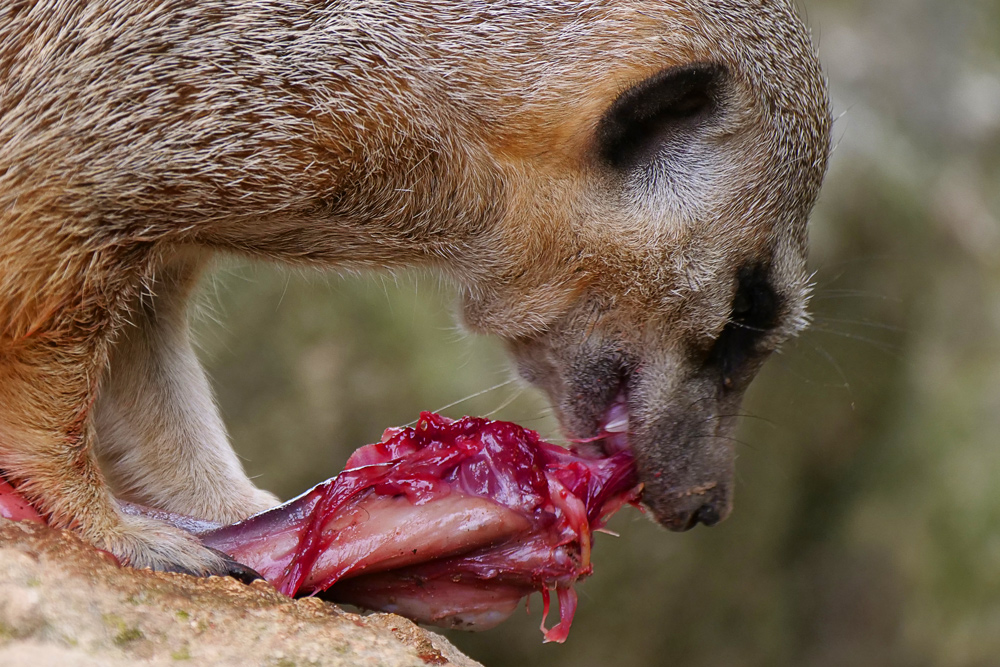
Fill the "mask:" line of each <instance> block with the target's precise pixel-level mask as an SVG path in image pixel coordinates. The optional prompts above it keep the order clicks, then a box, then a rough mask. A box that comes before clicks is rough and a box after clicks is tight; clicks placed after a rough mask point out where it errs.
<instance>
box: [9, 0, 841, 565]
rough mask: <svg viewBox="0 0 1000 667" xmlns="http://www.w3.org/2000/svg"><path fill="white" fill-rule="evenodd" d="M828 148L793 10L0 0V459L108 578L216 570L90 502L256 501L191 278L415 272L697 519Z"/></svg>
mask: <svg viewBox="0 0 1000 667" xmlns="http://www.w3.org/2000/svg"><path fill="white" fill-rule="evenodd" d="M829 134H830V113H829V110H828V100H827V94H826V87H825V81H824V78H823V76H822V73H821V70H820V67H819V65H818V63H817V58H816V56H815V53H814V51H813V48H812V46H811V43H810V39H809V35H808V32H807V30H806V28H805V27H804V26H803V24H802V23H801V22H800V20H799V19H798V18H797V17H796V15H795V13H794V10H793V8H792V6H791V2H790V0H754V1H752V2H746V1H742V0H621V1H612V0H573V1H570V0H547V1H546V2H536V1H535V0H497V1H495V2H478V1H476V0H427V1H426V2H391V3H390V2H385V1H384V0H327V1H325V2H301V1H300V0H281V1H280V2H279V1H275V0H252V1H251V0H200V1H199V2H190V1H189V0H6V2H4V3H2V4H0V469H2V470H3V471H4V474H5V475H6V476H7V477H8V478H9V479H11V480H12V481H13V482H15V483H16V484H17V488H18V490H19V491H20V492H22V493H23V494H25V495H26V496H27V497H28V498H30V500H31V501H32V502H33V503H34V504H35V506H36V507H37V508H39V509H40V510H41V511H42V512H44V513H45V515H46V516H47V517H48V520H49V521H50V522H51V523H52V524H54V525H57V526H63V527H67V528H71V529H73V530H75V531H77V532H78V533H79V534H80V535H82V536H83V537H84V538H86V539H87V540H89V541H90V542H92V543H93V544H94V545H95V546H96V547H99V548H102V549H105V550H108V551H110V552H112V553H113V554H115V555H116V556H117V557H118V558H119V559H121V560H122V562H124V563H126V564H129V565H132V566H135V567H150V568H154V569H162V570H179V571H184V572H191V573H197V574H207V573H214V572H220V571H225V569H226V567H227V566H226V564H225V563H224V562H223V561H222V559H220V557H219V556H218V555H217V554H215V553H213V552H211V551H209V550H207V549H205V548H204V547H203V546H201V545H200V543H198V542H197V540H195V539H194V538H192V537H191V536H189V535H187V534H185V533H183V532H181V531H179V530H176V529H174V528H172V527H170V526H167V525H165V524H162V523H158V522H156V521H154V520H152V519H149V518H143V517H136V516H127V515H124V514H123V513H122V511H121V510H120V509H119V506H118V504H117V502H116V498H117V499H125V500H130V501H135V502H140V503H144V504H147V505H151V506H155V507H157V508H160V509H164V510H169V511H173V512H179V513H183V514H190V515H195V516H198V517H201V518H205V519H210V520H214V521H221V522H231V521H235V520H237V519H241V518H244V517H246V516H248V515H250V514H252V513H255V512H257V511H259V510H262V509H265V508H267V507H268V506H270V505H272V504H274V503H275V502H277V500H276V498H275V497H274V496H273V495H272V494H270V493H268V492H266V491H263V490H259V489H257V488H256V487H255V486H254V484H253V483H252V482H251V481H250V480H249V479H248V478H247V476H246V475H245V473H244V472H243V470H242V468H241V465H240V463H239V461H238V459H237V457H236V455H235V454H234V453H233V450H232V449H231V448H230V445H229V443H228V441H227V436H226V432H225V428H224V426H223V423H222V421H221V419H220V417H219V414H218V411H217V409H216V407H215V405H214V403H213V397H212V393H211V390H210V388H209V384H208V382H207V381H206V378H205V374H204V372H203V371H202V369H201V367H200V365H199V363H198V361H197V359H196V356H195V353H194V351H193V348H192V345H191V342H190V339H189V332H188V322H187V311H186V304H187V301H188V299H189V297H190V295H191V293H192V290H193V289H194V287H195V284H196V282H197V280H198V277H199V275H200V274H201V272H202V271H203V270H204V267H205V266H206V263H207V262H208V261H209V260H210V258H211V257H212V256H213V255H216V254H218V253H230V254H237V255H243V256H252V257H257V258H261V259H264V260H271V261H279V262H287V263H292V264H297V265H300V266H322V267H333V268H335V269H337V268H339V269H342V270H386V269H397V268H401V267H413V266H416V267H426V268H428V269H432V270H435V271H437V272H439V273H440V274H441V275H443V276H445V277H446V278H447V279H449V280H450V281H452V282H453V283H454V284H455V285H456V286H457V288H458V290H459V292H460V298H461V306H460V312H461V318H462V320H463V321H464V323H465V325H466V326H467V327H468V328H469V329H470V330H472V331H475V332H480V333H486V334H492V335H494V336H498V337H499V338H500V339H502V340H503V341H504V343H505V344H506V346H507V348H508V349H509V351H510V353H511V355H512V358H513V360H514V365H515V367H516V369H517V370H518V372H519V373H520V375H521V376H523V378H525V379H526V380H527V381H529V382H531V383H533V384H535V385H536V386H538V387H540V388H541V389H542V390H543V391H544V392H545V393H546V394H547V396H548V398H549V399H550V401H551V403H552V405H553V406H554V408H555V411H556V413H557V415H558V418H559V421H560V423H561V427H562V429H563V430H564V431H565V434H566V435H567V436H568V437H570V438H589V437H593V436H595V435H599V434H605V435H606V434H608V433H611V434H614V435H612V436H608V437H606V438H605V440H606V442H607V443H608V446H614V447H629V448H631V449H632V451H633V452H634V454H635V458H636V462H637V468H638V472H639V475H640V477H641V479H642V481H643V483H644V485H645V496H644V498H645V500H644V502H645V503H646V505H647V506H648V508H649V510H650V512H651V514H652V516H653V517H654V518H655V519H656V520H657V521H659V522H660V523H661V524H663V525H665V526H667V527H669V528H672V529H675V530H683V529H687V528H690V527H691V526H693V525H695V524H696V523H703V524H707V525H712V524H714V523H716V522H718V521H719V520H721V519H723V518H724V517H725V516H726V515H727V514H728V513H729V511H730V507H731V497H732V489H733V484H732V476H733V467H734V452H733V448H732V446H731V439H730V438H729V434H730V432H731V431H732V429H733V427H734V422H735V417H734V415H735V414H736V413H737V406H738V404H739V402H740V400H741V397H742V394H743V392H744V389H745V388H746V387H747V384H748V383H749V382H750V380H751V379H752V377H753V376H754V374H755V372H756V371H757V369H758V368H759V367H760V365H761V363H762V362H763V361H764V360H765V358H766V357H767V356H768V354H769V353H770V352H772V351H773V350H775V349H776V348H777V347H778V346H779V345H780V344H781V343H782V342H783V341H785V340H786V339H787V338H789V337H790V336H792V335H793V334H794V333H795V332H797V331H798V330H799V329H801V328H802V327H803V326H804V325H805V324H806V322H807V315H806V302H807V297H808V292H809V282H808V275H807V272H806V269H805V256H806V246H807V238H806V219H807V216H808V214H809V212H810V209H811V208H812V206H813V203H814V201H815V199H816V196H817V191H818V189H819V187H820V182H821V180H822V177H823V174H824V171H825V168H826V161H827V155H828V147H829Z"/></svg>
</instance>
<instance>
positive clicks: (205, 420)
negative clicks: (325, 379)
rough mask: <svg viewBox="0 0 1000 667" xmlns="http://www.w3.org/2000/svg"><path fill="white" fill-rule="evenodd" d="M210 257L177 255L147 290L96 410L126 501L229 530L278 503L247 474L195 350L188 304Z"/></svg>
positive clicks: (115, 484) (107, 467)
mask: <svg viewBox="0 0 1000 667" xmlns="http://www.w3.org/2000/svg"><path fill="white" fill-rule="evenodd" d="M205 259H206V258H205V255H204V254H203V253H199V252H198V251H195V250H190V251H184V252H182V253H180V254H177V255H175V256H172V257H170V258H169V259H168V260H166V261H165V262H164V263H163V264H162V265H161V266H160V267H158V268H157V269H156V271H155V275H154V276H153V277H152V278H151V279H148V280H147V281H146V284H145V286H144V287H143V288H142V289H141V290H140V293H139V295H138V298H137V299H136V300H135V302H134V305H133V306H132V308H131V311H130V314H129V324H127V325H125V326H124V328H123V330H122V332H121V333H120V334H119V336H118V338H117V340H116V341H115V344H114V347H113V348H112V350H111V355H110V362H109V365H108V370H107V372H106V374H105V377H104V380H103V382H102V385H101V393H100V396H99V398H98V400H97V405H96V407H95V423H96V426H97V451H98V456H99V459H100V461H101V465H102V468H103V469H104V472H105V474H106V475H107V477H108V480H109V482H110V484H111V486H112V488H113V489H114V490H115V492H116V494H117V495H118V497H119V498H122V499H125V500H131V501H134V502H138V503H142V504H144V505H149V506H151V507H156V508H158V509H165V510H168V511H171V512H178V513H181V514H189V515H192V516H197V517H199V518H203V519H209V520H212V521H219V522H222V523H231V522H233V521H237V520H239V519H244V518H246V517H248V516H250V515H251V514H254V513H256V512H259V511H261V510H264V509H267V508H269V507H273V506H274V505H277V504H278V502H279V501H278V499H277V497H276V496H274V495H273V494H271V493H268V492H267V491H263V490H260V489H258V488H256V487H255V486H254V484H253V483H252V482H251V481H250V480H249V478H247V476H246V473H244V471H243V467H242V465H241V464H240V461H239V459H238V458H237V456H236V453H235V452H234V451H233V450H232V448H231V447H230V445H229V439H228V437H227V435H226V429H225V426H224V425H223V423H222V419H221V418H220V416H219V412H218V409H217V407H216V404H215V401H214V399H213V397H212V392H211V389H210V387H209V384H208V380H207V378H206V377H205V373H204V370H203V369H202V367H201V365H200V364H199V362H198V359H197V357H196V356H195V352H194V348H193V347H192V344H191V340H190V333H189V326H188V308H187V306H188V299H189V297H190V294H191V292H192V290H193V289H194V287H195V284H196V282H197V279H198V277H199V275H200V274H201V270H202V267H203V265H204V264H205Z"/></svg>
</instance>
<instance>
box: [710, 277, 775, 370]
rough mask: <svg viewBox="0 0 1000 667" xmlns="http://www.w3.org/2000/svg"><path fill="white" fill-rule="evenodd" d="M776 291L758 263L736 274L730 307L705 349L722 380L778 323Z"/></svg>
mask: <svg viewBox="0 0 1000 667" xmlns="http://www.w3.org/2000/svg"><path fill="white" fill-rule="evenodd" d="M780 310H781V309H780V304H779V300H778V295H777V294H776V293H775V291H774V288H773V287H771V283H770V281H769V280H768V276H767V269H766V268H765V267H764V266H762V265H759V264H755V265H751V266H745V267H743V268H742V269H741V270H740V271H739V273H738V274H737V276H736V293H735V294H734V295H733V304H732V311H731V313H730V315H729V321H728V322H727V323H726V325H725V327H723V329H722V333H721V334H720V335H719V337H718V338H717V339H716V340H715V343H714V344H713V345H712V348H711V350H710V351H709V353H708V359H707V361H706V363H707V364H708V365H709V366H712V367H714V368H716V369H718V370H720V371H721V373H722V378H723V384H724V385H725V386H727V387H728V386H730V384H731V382H732V379H731V378H732V376H733V375H734V374H735V373H737V372H738V371H739V370H740V368H742V367H743V366H744V364H745V363H746V361H747V360H748V359H750V358H751V357H753V356H754V355H755V354H756V353H757V344H758V342H759V341H760V339H761V338H763V337H764V335H765V334H767V333H768V332H769V331H771V330H772V329H774V328H775V327H776V326H777V325H778V319H779V316H780Z"/></svg>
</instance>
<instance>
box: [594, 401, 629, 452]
mask: <svg viewBox="0 0 1000 667" xmlns="http://www.w3.org/2000/svg"><path fill="white" fill-rule="evenodd" d="M628 428H629V419H628V397H627V396H626V394H625V390H624V389H622V390H621V391H619V392H618V395H617V396H615V398H614V400H612V401H611V403H610V404H609V405H608V407H607V409H606V410H605V411H604V416H603V417H602V418H601V421H600V423H599V424H598V430H597V440H598V441H599V442H600V444H601V449H602V450H603V451H604V454H605V455H607V456H610V455H612V454H617V453H618V452H621V451H625V450H627V449H629V437H628Z"/></svg>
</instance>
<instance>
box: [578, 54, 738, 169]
mask: <svg viewBox="0 0 1000 667" xmlns="http://www.w3.org/2000/svg"><path fill="white" fill-rule="evenodd" d="M723 74H724V68H723V67H722V66H721V65H717V64H713V63H696V64H692V65H684V66H681V67H672V68H670V69H667V70H664V71H662V72H659V73H658V74H655V75H653V76H651V77H650V78H648V79H646V80H645V81H643V82H642V83H639V84H637V85H635V86H633V87H631V88H629V89H628V90H626V91H625V92H624V93H622V94H621V95H619V96H618V99H616V100H615V101H614V102H613V103H612V104H611V107H610V108H608V110H607V111H606V112H605V114H604V117H603V118H602V119H601V122H600V124H599V126H598V129H597V143H598V146H599V150H600V155H601V157H602V159H603V160H604V161H606V162H607V163H608V164H610V165H611V166H612V167H614V168H616V169H628V168H630V167H633V166H635V165H637V164H640V163H641V162H643V161H646V160H649V159H650V158H651V157H652V155H653V154H655V153H656V151H657V149H658V148H659V147H660V146H661V145H662V144H663V142H664V141H665V140H667V139H668V138H669V135H670V134H671V133H672V132H674V131H677V130H680V129H683V128H686V127H690V126H691V125H692V124H695V123H697V122H698V121H699V120H701V119H704V118H706V117H707V116H709V115H710V114H711V113H712V111H713V110H714V109H715V106H716V98H717V95H718V87H719V84H720V81H721V79H722V76H723Z"/></svg>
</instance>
